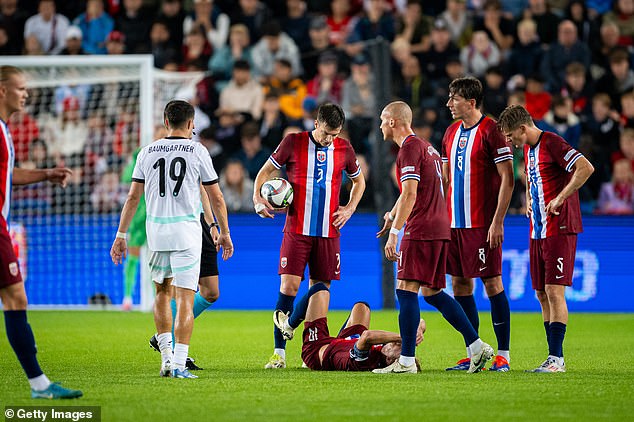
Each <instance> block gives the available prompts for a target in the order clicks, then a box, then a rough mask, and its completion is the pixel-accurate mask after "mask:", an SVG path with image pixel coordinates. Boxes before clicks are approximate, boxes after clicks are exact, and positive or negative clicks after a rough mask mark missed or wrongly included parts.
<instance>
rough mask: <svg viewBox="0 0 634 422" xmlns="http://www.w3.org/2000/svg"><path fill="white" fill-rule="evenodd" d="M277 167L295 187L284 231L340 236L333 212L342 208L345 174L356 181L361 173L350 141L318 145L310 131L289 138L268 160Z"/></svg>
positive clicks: (286, 138) (309, 234) (340, 140)
mask: <svg viewBox="0 0 634 422" xmlns="http://www.w3.org/2000/svg"><path fill="white" fill-rule="evenodd" d="M269 160H270V161H271V163H273V165H274V166H275V168H277V169H280V168H281V167H282V166H284V165H285V166H286V174H287V175H288V181H289V182H290V184H291V186H292V187H293V202H292V203H291V205H290V206H289V208H288V212H287V214H286V225H285V226H284V231H285V232H291V233H298V234H303V235H305V236H316V237H338V236H339V230H338V229H337V228H335V226H333V224H332V223H333V221H334V218H333V213H334V212H335V211H336V210H337V208H338V207H339V191H340V189H341V181H342V177H343V172H344V171H345V172H346V173H347V175H348V177H350V178H352V179H354V178H356V177H359V175H360V174H361V168H360V167H359V162H358V161H357V158H356V155H355V153H354V149H353V148H352V145H350V142H348V141H347V140H345V139H342V138H335V139H334V141H333V142H332V144H331V145H329V146H327V147H324V146H321V145H319V144H318V143H317V142H315V140H314V139H313V137H312V134H311V133H310V132H301V133H293V134H290V135H288V136H286V137H285V138H284V139H283V140H282V142H280V144H279V145H278V147H277V149H276V150H275V151H274V152H273V154H272V155H271V157H270V158H269Z"/></svg>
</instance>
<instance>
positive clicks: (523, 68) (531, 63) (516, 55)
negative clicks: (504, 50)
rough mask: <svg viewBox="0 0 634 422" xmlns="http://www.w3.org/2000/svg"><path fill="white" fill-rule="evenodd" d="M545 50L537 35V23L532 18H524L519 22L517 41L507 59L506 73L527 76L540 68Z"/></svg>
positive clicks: (509, 75)
mask: <svg viewBox="0 0 634 422" xmlns="http://www.w3.org/2000/svg"><path fill="white" fill-rule="evenodd" d="M542 55H543V50H542V47H541V44H540V43H539V37H538V36H537V25H536V24H535V21H534V20H532V19H522V20H521V21H520V22H519V23H518V24H517V41H516V42H515V44H514V45H513V48H512V49H511V54H510V56H509V58H508V60H507V61H506V74H507V75H508V77H511V76H513V75H523V76H524V77H527V76H528V75H531V74H533V73H535V72H537V71H538V70H539V67H540V64H541V60H542Z"/></svg>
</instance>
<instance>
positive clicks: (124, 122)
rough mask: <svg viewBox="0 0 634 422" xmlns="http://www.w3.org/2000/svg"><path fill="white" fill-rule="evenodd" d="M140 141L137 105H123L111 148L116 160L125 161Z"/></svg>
mask: <svg viewBox="0 0 634 422" xmlns="http://www.w3.org/2000/svg"><path fill="white" fill-rule="evenodd" d="M195 122H196V120H195V117H194V123H195ZM140 140H141V139H140V119H139V105H138V104H137V103H129V104H125V105H123V106H121V107H120V108H119V117H118V120H117V123H116V126H115V128H114V141H113V146H112V148H113V152H114V154H115V155H116V156H117V159H118V160H120V159H127V157H129V156H130V155H131V154H132V152H133V151H134V150H135V149H136V148H137V147H138V146H139V145H140Z"/></svg>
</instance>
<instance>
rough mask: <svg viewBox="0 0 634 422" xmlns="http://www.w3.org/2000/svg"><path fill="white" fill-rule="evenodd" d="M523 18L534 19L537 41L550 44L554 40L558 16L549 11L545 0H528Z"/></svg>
mask: <svg viewBox="0 0 634 422" xmlns="http://www.w3.org/2000/svg"><path fill="white" fill-rule="evenodd" d="M524 18H529V19H532V20H534V21H535V23H536V24H537V34H538V35H539V41H540V42H541V43H542V44H544V45H550V44H552V43H553V42H555V40H556V39H557V26H558V25H559V21H560V18H559V17H558V16H557V15H555V14H554V13H552V12H551V11H550V9H549V7H548V2H547V1H546V0H529V2H528V9H526V11H525V12H524Z"/></svg>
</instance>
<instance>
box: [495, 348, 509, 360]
mask: <svg viewBox="0 0 634 422" xmlns="http://www.w3.org/2000/svg"><path fill="white" fill-rule="evenodd" d="M498 356H502V357H503V358H504V359H506V361H507V362H510V361H511V354H510V352H509V351H508V350H498Z"/></svg>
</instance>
